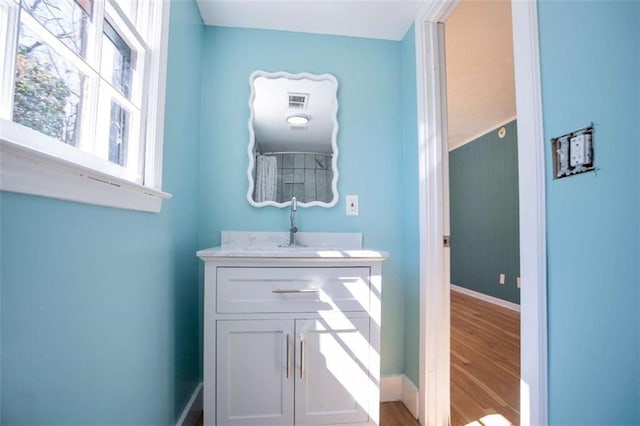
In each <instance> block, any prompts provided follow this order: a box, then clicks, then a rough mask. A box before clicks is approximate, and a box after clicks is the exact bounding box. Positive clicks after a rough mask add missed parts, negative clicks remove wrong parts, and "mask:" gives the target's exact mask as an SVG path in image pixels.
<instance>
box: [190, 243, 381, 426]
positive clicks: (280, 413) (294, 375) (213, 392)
mask: <svg viewBox="0 0 640 426" xmlns="http://www.w3.org/2000/svg"><path fill="white" fill-rule="evenodd" d="M350 253H351V254H350V255H347V254H346V253H339V252H335V253H333V255H328V254H327V253H322V252H321V251H313V250H310V249H309V250H297V251H293V250H291V251H286V250H283V251H276V253H275V254H274V253H268V252H263V251H251V250H245V251H234V252H231V251H226V250H222V249H210V250H203V251H201V252H198V256H200V257H201V258H202V259H203V260H204V262H205V277H204V281H205V284H204V300H205V303H204V309H205V310H204V394H203V395H204V401H203V405H204V424H205V425H217V426H226V425H254V426H267V425H286V426H294V425H295V426H298V425H334V424H336V425H337V424H346V425H352V426H365V425H367V426H371V425H378V424H379V401H380V392H379V383H380V356H379V352H380V296H381V263H382V261H383V260H384V259H385V257H386V255H385V254H383V253H379V252H373V251H365V250H358V251H350Z"/></svg>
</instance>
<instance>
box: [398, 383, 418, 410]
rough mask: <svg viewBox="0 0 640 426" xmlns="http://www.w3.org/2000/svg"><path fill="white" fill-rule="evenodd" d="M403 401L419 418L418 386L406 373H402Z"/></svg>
mask: <svg viewBox="0 0 640 426" xmlns="http://www.w3.org/2000/svg"><path fill="white" fill-rule="evenodd" d="M402 403H403V404H404V405H405V406H406V407H407V409H408V410H409V412H410V413H411V414H412V415H413V417H415V418H416V419H417V418H418V388H417V387H416V385H414V384H413V382H412V381H411V380H409V379H408V378H407V376H405V375H404V374H403V375H402Z"/></svg>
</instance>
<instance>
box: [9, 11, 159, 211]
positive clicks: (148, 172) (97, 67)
mask: <svg viewBox="0 0 640 426" xmlns="http://www.w3.org/2000/svg"><path fill="white" fill-rule="evenodd" d="M168 3H169V2H166V1H161V0H153V1H152V0H0V44H1V45H3V46H7V49H5V50H4V52H0V84H1V89H2V90H1V92H0V143H1V145H0V147H1V151H0V153H1V154H2V156H1V157H0V161H1V164H0V166H2V175H1V176H0V189H3V190H9V191H16V192H26V193H31V194H37V195H45V196H52V197H56V198H63V199H70V200H75V201H81V202H87V203H91V204H103V205H110V206H113V207H123V208H131V209H136V210H147V211H158V210H159V208H160V205H161V200H162V199H163V198H168V197H169V194H166V193H163V192H162V191H161V164H162V156H161V153H162V128H163V114H164V83H165V82H164V75H165V71H164V69H165V66H166V44H167V31H168V28H167V22H168ZM53 175H56V176H57V177H54V176H53Z"/></svg>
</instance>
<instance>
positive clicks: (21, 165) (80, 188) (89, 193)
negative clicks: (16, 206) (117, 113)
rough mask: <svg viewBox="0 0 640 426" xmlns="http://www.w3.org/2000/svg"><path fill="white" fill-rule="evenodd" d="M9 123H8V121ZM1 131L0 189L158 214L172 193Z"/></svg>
mask: <svg viewBox="0 0 640 426" xmlns="http://www.w3.org/2000/svg"><path fill="white" fill-rule="evenodd" d="M5 123H6V122H5ZM3 133H4V132H0V190H2V191H9V192H19V193H23V194H31V195H39V196H44V197H50V198H57V199H61V200H67V201H75V202H79V203H85V204H93V205H98V206H106V207H114V208H120V209H127V210H137V211H144V212H153V213H158V212H159V211H160V209H161V208H162V200H164V199H169V198H171V194H169V193H166V192H162V191H158V190H156V189H153V188H149V187H146V186H144V185H140V184H137V183H134V182H130V181H128V180H126V179H122V178H118V177H115V176H111V175H109V174H106V173H102V172H99V171H96V170H93V169H91V168H89V167H85V166H81V165H78V164H76V163H74V162H71V161H68V160H64V159H61V158H58V157H55V156H53V155H51V154H47V153H44V152H41V151H38V150H36V149H33V148H29V147H26V146H24V145H20V144H17V143H15V142H12V141H9V140H7V138H6V137H5V135H4V134H3Z"/></svg>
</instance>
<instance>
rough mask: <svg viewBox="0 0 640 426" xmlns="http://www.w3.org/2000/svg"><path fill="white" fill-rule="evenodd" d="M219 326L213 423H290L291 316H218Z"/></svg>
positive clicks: (291, 417) (291, 400)
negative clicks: (256, 318)
mask: <svg viewBox="0 0 640 426" xmlns="http://www.w3.org/2000/svg"><path fill="white" fill-rule="evenodd" d="M217 330H218V337H217V345H218V350H217V363H216V366H217V383H216V395H217V397H216V406H217V407H216V412H217V415H216V418H217V425H218V426H226V425H256V426H266V425H292V424H293V373H294V371H293V370H294V368H293V364H292V363H293V339H294V335H293V321H291V320H263V321H243V320H237V321H218V323H217Z"/></svg>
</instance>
